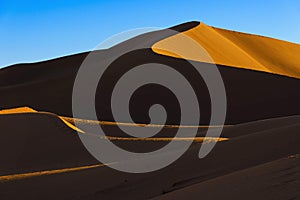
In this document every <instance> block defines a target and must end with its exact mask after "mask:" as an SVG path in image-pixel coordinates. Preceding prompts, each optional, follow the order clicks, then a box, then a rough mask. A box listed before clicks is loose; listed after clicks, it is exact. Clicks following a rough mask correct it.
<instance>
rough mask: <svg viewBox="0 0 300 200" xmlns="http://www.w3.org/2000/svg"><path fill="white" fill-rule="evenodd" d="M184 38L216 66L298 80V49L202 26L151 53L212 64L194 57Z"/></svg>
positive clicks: (281, 42) (284, 43)
mask: <svg viewBox="0 0 300 200" xmlns="http://www.w3.org/2000/svg"><path fill="white" fill-rule="evenodd" d="M186 36H188V37H189V38H192V39H193V40H194V41H195V42H197V44H199V45H200V46H201V47H203V48H204V49H205V50H206V51H207V53H208V54H209V55H210V56H211V58H212V60H213V62H214V63H216V64H218V65H226V66H232V67H237V68H244V69H250V70H256V71H263V72H268V73H273V74H279V75H284V76H289V77H294V78H300V67H299V65H298V64H299V62H300V57H299V56H298V55H299V54H300V45H298V44H294V43H290V42H286V41H282V40H277V39H273V38H268V37H264V36H259V35H253V34H247V33H241V32H235V31H229V30H225V29H220V28H215V27H211V26H208V25H206V24H204V23H200V25H198V26H196V27H194V28H192V29H189V30H187V31H185V32H182V33H179V34H176V35H173V36H171V37H168V38H166V39H163V40H161V41H159V42H157V43H155V44H154V45H153V46H152V50H153V51H154V52H155V53H158V54H162V55H167V56H171V57H175V58H184V59H188V60H194V61H200V62H207V63H212V60H209V59H207V57H206V56H203V55H199V54H195V53H194V52H195V51H194V50H193V49H194V48H195V47H191V45H190V43H189V42H186V41H187V40H186V39H184V38H185V37H186ZM178 51H179V53H180V55H181V56H179V55H177V54H178V53H177V52H178Z"/></svg>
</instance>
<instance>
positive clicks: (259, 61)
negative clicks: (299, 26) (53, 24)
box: [0, 22, 300, 200]
mask: <svg viewBox="0 0 300 200" xmlns="http://www.w3.org/2000/svg"><path fill="white" fill-rule="evenodd" d="M171 30H176V31H178V32H180V33H179V34H174V33H170V31H169V30H161V31H155V32H150V33H146V34H142V35H139V36H137V37H134V38H132V39H129V40H127V41H124V42H122V43H120V44H118V45H116V46H114V47H111V48H110V49H106V50H101V51H97V52H95V54H96V55H97V57H98V60H97V61H96V63H97V66H99V67H103V63H105V61H104V60H105V58H107V57H109V56H111V55H112V54H113V55H114V54H117V53H122V52H123V53H124V51H126V50H130V49H131V48H132V47H141V48H140V49H139V50H136V51H132V52H130V53H128V54H125V55H123V56H122V57H120V58H119V60H118V61H117V62H114V63H113V64H112V65H111V66H110V68H109V69H108V70H107V71H106V72H105V73H106V74H105V75H106V76H105V78H103V82H102V83H101V84H99V85H98V88H97V91H96V95H95V101H96V105H95V108H96V112H97V114H98V119H97V120H95V119H93V120H91V119H90V118H89V116H86V115H84V114H82V115H81V116H77V117H78V118H73V116H72V91H73V84H74V80H75V77H76V73H77V71H78V69H79V67H80V65H81V63H82V62H83V61H84V59H85V58H86V56H87V55H88V53H89V52H86V53H81V54H76V55H71V56H66V57H62V58H57V59H53V60H49V61H43V62H38V63H28V64H17V65H13V66H9V67H6V68H3V69H0V94H1V98H0V199H1V200H2V199H72V200H73V199H77V200H79V199H82V200H86V199H120V198H122V199H124V198H126V199H148V198H156V199H180V198H188V199H199V198H204V199H220V197H221V198H224V197H227V198H231V199H241V197H242V198H243V199H247V198H248V199H254V198H255V199H264V200H265V199H270V200H271V199H274V198H275V199H276V198H278V199H298V198H300V193H299V187H298V186H299V181H298V179H299V174H300V173H299V153H300V146H299V141H300V135H299V130H300V107H299V102H300V95H299V94H300V87H299V86H300V81H299V79H298V78H300V68H299V66H298V65H297V64H298V63H299V61H300V60H299V56H298V55H299V52H300V50H299V49H300V47H299V45H297V44H293V43H289V42H285V41H281V40H276V39H272V38H267V37H262V36H256V35H251V34H245V33H238V32H234V31H228V30H223V29H219V28H214V27H210V26H207V25H205V24H203V23H200V24H199V22H189V23H185V24H181V25H178V26H175V27H172V28H171ZM184 35H188V36H191V37H192V38H193V39H194V40H195V41H197V42H198V43H199V44H201V45H202V46H203V47H205V48H206V50H207V51H208V52H209V53H210V54H211V56H212V58H213V59H214V61H215V62H216V63H217V68H218V69H219V71H220V74H221V76H222V78H223V81H224V85H225V89H226V95H227V116H226V121H225V125H224V127H223V131H222V134H221V137H220V138H216V137H210V138H206V139H205V138H204V137H205V136H206V131H207V129H208V127H209V125H208V124H209V120H210V117H211V110H210V106H211V105H210V96H209V93H208V90H207V87H206V84H205V82H204V81H203V78H202V77H201V76H200V75H198V74H197V73H196V70H195V69H193V68H191V65H190V64H189V63H188V62H187V61H185V60H184V59H181V57H178V56H177V55H174V54H172V53H171V52H172V49H169V50H168V49H166V48H170V47H176V46H177V47H178V46H181V47H182V48H181V50H183V52H182V53H183V55H184V58H185V59H190V60H191V61H190V62H191V63H193V65H195V66H196V67H197V68H199V69H203V70H205V69H209V68H211V67H214V66H213V65H212V64H211V63H209V61H208V60H203V57H201V55H195V54H194V52H193V51H192V48H189V47H187V46H184V45H185V44H182V43H181V42H180V41H181V37H183V36H184ZM143 47H146V48H143ZM162 48H164V50H162ZM149 62H151V63H158V64H164V65H168V66H171V67H173V68H174V69H175V70H177V71H178V72H180V73H181V74H182V75H183V76H184V77H185V78H186V79H187V80H188V81H189V82H190V84H191V85H192V87H193V89H194V90H195V93H196V95H197V98H198V101H199V107H200V110H201V120H200V121H199V123H198V124H184V125H183V126H182V127H183V129H184V130H188V129H189V128H191V127H193V128H194V127H197V128H198V131H197V134H196V138H191V137H190V135H188V131H187V134H186V135H185V136H184V137H181V138H178V137H175V139H174V140H175V141H174V142H178V143H180V144H183V142H186V141H190V140H193V143H192V145H191V146H190V148H189V149H188V150H187V151H186V152H185V153H184V155H183V156H182V157H181V158H180V159H178V160H177V161H175V162H174V163H172V164H171V165H169V166H167V167H166V168H163V169H160V170H158V171H155V172H151V173H143V174H130V173H124V172H120V171H116V170H114V169H111V168H110V167H109V165H120V166H122V165H123V164H124V163H126V162H131V161H129V160H126V159H119V160H115V161H113V162H111V163H99V161H97V160H96V159H95V158H94V157H93V156H92V155H91V154H90V153H89V152H88V150H87V149H86V148H85V147H84V146H83V144H82V142H81V140H80V137H79V136H84V137H90V138H92V139H95V140H96V139H97V140H98V139H101V140H102V139H106V140H107V139H108V140H111V141H112V142H113V143H114V144H116V145H118V146H119V147H121V148H123V149H125V150H129V151H132V152H137V153H141V152H149V151H153V150H157V149H159V148H161V147H163V146H165V145H166V144H168V143H169V142H170V141H171V140H172V139H173V137H174V136H175V134H176V131H177V129H178V127H179V126H178V125H179V122H180V118H181V112H180V108H179V107H178V102H177V101H176V99H174V95H173V94H172V92H170V91H169V90H166V89H165V88H163V87H159V86H157V85H149V86H147V87H143V88H142V89H141V90H139V91H138V92H137V93H135V94H134V95H133V96H132V98H131V100H130V104H131V105H130V114H131V117H132V118H133V119H134V121H135V122H136V124H132V123H128V121H129V119H128V118H126V117H124V119H122V120H120V121H117V122H116V121H115V120H114V118H113V115H112V112H111V110H110V107H111V101H110V100H111V93H112V90H113V88H114V86H115V84H116V82H117V81H118V79H119V78H120V77H121V76H122V75H123V74H124V73H126V72H127V71H129V70H130V69H132V68H133V67H134V66H137V65H142V64H145V63H149ZM153 104H161V105H163V106H164V108H165V109H166V112H167V114H168V116H167V120H166V125H161V124H149V122H150V119H149V116H148V110H149V109H148V108H149V106H151V105H153ZM75 125H77V126H78V127H76V126H75ZM99 125H100V126H101V127H102V129H103V130H104V131H105V133H106V136H105V137H103V136H99V135H97V132H96V131H95V127H98V126H99ZM119 126H141V127H146V126H147V128H148V129H154V128H162V130H161V131H160V132H159V133H158V134H157V135H155V136H154V137H150V138H135V137H131V136H129V135H127V134H126V133H124V132H123V131H122V130H121V129H120V128H119ZM220 127H222V126H220V124H213V126H210V128H213V129H215V130H218V129H219V128H220ZM212 135H213V134H212ZM215 136H218V135H217V134H216V135H215ZM210 142H214V143H215V142H217V143H216V146H215V147H214V149H213V151H212V152H210V153H209V154H208V156H207V157H205V158H203V159H199V158H198V153H199V149H200V147H201V145H207V144H208V143H210ZM178 150H179V149H174V150H173V149H172V150H170V151H169V152H168V153H169V154H172V153H174V152H176V151H178ZM169 154H168V155H169ZM139 161H140V162H143V160H139Z"/></svg>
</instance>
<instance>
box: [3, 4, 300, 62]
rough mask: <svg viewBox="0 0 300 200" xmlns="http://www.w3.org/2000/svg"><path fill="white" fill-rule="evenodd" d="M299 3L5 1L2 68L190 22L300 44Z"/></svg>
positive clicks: (79, 50) (72, 52)
mask: <svg viewBox="0 0 300 200" xmlns="http://www.w3.org/2000/svg"><path fill="white" fill-rule="evenodd" d="M299 10H300V1H298V0H286V1H279V0H278V1H277V0H273V1H272V0H265V1H259V0H258V1H257V0H244V1H243V0H238V1H230V0H227V1H221V0H220V1H213V0H207V1H201V0H195V1H177V0H172V1H163V0H160V1H156V0H150V1H147V0H144V1H143V0H140V1H135V0H133V1H125V0H124V1H121V0H120V1H116V0H115V1H114V0H111V1H101V0H100V1H99V0H98V1H94V0H92V1H88V0H86V1H80V0H78V1H68V0H66V1H58V0H51V1H49V0H41V1H32V0H28V1H26V0H23V1H16V0H0V26H1V29H0V44H1V45H0V58H1V59H0V68H1V67H4V66H8V65H11V64H15V63H22V62H35V61H41V60H47V59H50V58H55V57H60V56H64V55H69V54H74V53H79V52H84V51H88V50H92V49H93V48H94V47H95V46H97V45H98V44H99V43H100V42H102V41H103V40H105V39H106V38H108V37H110V36H112V35H114V34H117V33H120V32H122V31H126V30H129V29H134V28H141V27H161V28H167V27H170V26H173V25H176V24H180V23H183V22H187V21H194V20H196V21H202V22H204V23H206V24H208V25H212V26H216V27H220V28H225V29H231V30H236V31H242V32H248V33H255V34H260V35H265V36H270V37H275V38H279V39H283V40H288V41H291V42H295V43H300V12H299Z"/></svg>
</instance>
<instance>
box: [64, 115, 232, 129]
mask: <svg viewBox="0 0 300 200" xmlns="http://www.w3.org/2000/svg"><path fill="white" fill-rule="evenodd" d="M61 118H63V119H64V120H65V121H68V122H70V123H72V124H74V123H78V124H91V125H95V124H99V125H108V126H141V127H146V126H147V127H149V128H162V127H165V128H179V127H180V128H209V127H210V128H221V127H228V126H232V125H197V126H195V125H168V124H141V123H127V122H109V121H96V120H88V119H78V118H71V117H61Z"/></svg>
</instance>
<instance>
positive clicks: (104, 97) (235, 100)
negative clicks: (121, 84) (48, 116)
mask: <svg viewBox="0 0 300 200" xmlns="http://www.w3.org/2000/svg"><path fill="white" fill-rule="evenodd" d="M198 25H199V23H197V22H191V23H187V24H183V25H179V26H176V27H172V28H171V29H173V30H176V31H181V32H183V33H186V32H189V31H192V32H193V30H194V29H195V30H198V29H199V31H200V33H198V31H196V32H195V33H194V32H193V34H198V35H202V36H203V37H204V36H206V37H210V34H209V33H207V32H206V31H205V30H206V29H208V30H211V29H213V28H210V27H208V26H205V25H201V24H200V26H199V27H198ZM202 30H203V32H201V31H202ZM225 32H226V31H225ZM230 33H231V32H230ZM233 34H237V35H241V37H246V38H248V37H249V38H256V37H255V36H248V35H246V36H243V34H240V33H233ZM224 35H225V33H224ZM202 36H201V37H200V38H202ZM173 37H176V35H175V36H173ZM216 37H217V36H216ZM222 37H223V36H222ZM224 37H225V36H224ZM165 38H167V39H168V38H170V39H171V38H172V36H170V32H168V31H166V30H162V31H158V32H150V33H147V34H143V35H140V36H137V37H135V38H132V39H130V40H127V41H125V42H123V43H121V44H119V45H116V46H114V47H112V48H110V49H108V50H102V51H98V52H96V54H97V56H99V67H101V63H102V62H103V59H104V58H105V57H106V56H108V55H109V54H111V53H115V52H116V53H118V52H119V53H120V52H123V51H124V49H126V48H128V47H130V46H131V47H132V46H137V45H141V46H143V45H144V44H145V43H147V45H149V46H150V47H151V46H152V47H153V45H155V44H157V42H159V41H161V42H163V41H164V39H165ZM260 38H261V37H258V39H257V40H260ZM262 38H263V37H262ZM216 40H217V38H216ZM252 40H255V41H256V39H252ZM252 40H250V39H249V40H246V41H247V42H248V43H249V45H250V44H251V45H254V44H253V43H254V42H251V41H252ZM265 40H266V41H269V40H270V41H275V43H274V45H275V46H276V45H277V42H278V43H280V44H281V43H282V45H280V46H284V44H286V42H281V41H277V40H274V39H265ZM209 41H210V40H209ZM231 43H234V42H231ZM231 43H230V44H231ZM239 43H242V42H241V41H240V39H239V41H237V43H236V45H238V46H239V45H241V44H239ZM271 44H273V43H270V45H271ZM287 44H289V43H287ZM270 45H269V48H271V46H270ZM290 45H293V44H290ZM275 46H274V49H275V50H276V48H277V46H276V47H275ZM284 47H286V48H287V49H290V48H289V47H288V46H284ZM211 48H212V49H216V48H217V46H215V45H213V46H212V47H211ZM249 48H250V47H249ZM275 50H274V51H275ZM289 51H290V50H288V52H289ZM216 52H217V49H216ZM267 52H270V53H268V55H262V57H263V58H264V59H267V57H270V56H271V57H272V58H273V54H272V53H271V52H272V51H271V50H270V51H268V50H266V52H264V54H266V53H267ZM235 53H236V54H238V52H235ZM290 53H292V52H290ZM222 55H224V56H227V57H229V58H230V59H232V60H239V59H237V58H235V57H232V56H231V55H230V52H226V51H225V52H224V54H222ZM281 55H282V56H283V57H280V58H278V59H277V57H274V59H273V60H274V63H273V65H275V64H276V62H281V60H282V59H286V60H288V62H294V61H291V60H293V59H290V57H289V56H286V57H285V54H281ZM86 56H87V53H82V54H77V55H72V56H67V57H62V58H57V59H54V60H49V61H44V62H39V63H32V64H19V65H14V66H10V67H7V68H3V69H1V70H0V93H1V101H0V108H1V109H6V108H15V107H21V106H24V105H25V106H29V107H31V108H33V109H35V110H40V111H46V112H51V113H55V114H57V115H59V116H66V117H72V90H73V84H74V79H75V76H76V72H77V70H78V68H79V67H80V65H81V63H82V61H83V60H84V58H85V57H86ZM252 57H253V56H252ZM136 58H139V59H136ZM246 58H247V57H245V58H243V59H242V60H243V62H244V60H245V61H246ZM277 60H278V61H277ZM294 60H295V62H296V60H297V59H294ZM147 62H154V63H160V64H165V65H169V66H172V67H173V68H174V69H176V70H177V71H178V72H180V73H182V74H183V75H184V76H185V77H186V79H187V80H189V82H190V83H191V85H192V86H193V88H194V89H195V92H196V94H197V97H198V101H199V103H200V110H201V116H202V117H201V121H200V122H199V125H207V124H208V122H209V120H210V114H211V113H210V112H211V110H210V96H209V94H208V91H207V87H206V85H205V83H204V81H203V79H202V78H201V76H200V75H196V73H195V71H194V70H193V69H192V68H191V67H190V66H189V64H188V63H187V62H185V61H184V60H182V59H179V58H174V57H172V56H165V55H161V54H157V53H155V52H153V49H152V48H146V49H142V50H139V51H134V52H132V53H131V54H127V55H126V56H123V57H122V60H120V62H117V63H115V64H113V65H111V68H110V70H108V72H107V77H109V79H105V80H104V82H103V85H105V87H99V88H98V90H97V93H96V111H97V113H98V120H99V121H111V122H114V118H113V116H112V113H111V110H110V109H109V108H110V97H111V92H112V90H113V88H114V85H115V84H116V81H117V80H118V78H119V77H120V76H122V75H123V73H125V72H126V71H128V70H129V69H131V68H132V67H133V66H136V65H140V64H144V63H147ZM192 62H193V64H194V65H195V66H196V67H199V68H203V69H206V68H211V67H212V66H211V64H208V63H203V62H198V61H192ZM251 62H252V61H251ZM253 62H254V61H253ZM120 63H121V64H120ZM221 64H226V63H224V62H222V63H221ZM248 64H249V63H248ZM250 64H251V63H250ZM252 64H253V66H258V65H256V64H255V63H252ZM283 64H284V65H281V64H280V63H279V64H278V67H279V68H281V69H289V68H290V67H289V66H290V64H289V63H283ZM217 67H218V69H219V71H220V73H221V75H222V78H223V81H224V84H225V89H226V93H227V105H228V106H227V118H226V124H229V125H230V124H237V123H243V122H250V121H256V120H260V119H268V118H274V117H282V116H291V115H297V114H300V107H299V106H298V104H299V101H300V96H299V95H298V94H299V92H300V89H299V88H300V87H299V85H300V82H299V80H298V79H296V78H290V77H287V76H280V75H274V74H271V73H266V72H260V71H256V70H247V69H242V68H238V66H236V67H226V66H225V65H217ZM120 69H122V70H120ZM272 73H273V72H272ZM274 73H276V72H274ZM153 103H160V104H162V105H163V106H164V107H165V108H166V110H167V112H168V114H169V115H168V119H167V124H170V125H176V124H178V123H179V115H180V112H179V107H178V104H177V101H176V99H174V96H172V94H171V93H170V92H168V91H166V90H165V89H164V88H160V87H157V86H153V85H150V86H149V87H147V89H145V90H141V91H140V92H139V93H137V94H136V95H135V96H134V97H133V98H132V104H133V105H135V106H132V107H131V114H132V117H133V119H134V121H135V122H137V123H140V124H148V123H149V117H148V109H145V108H146V107H148V106H149V105H152V104H153ZM78 117H79V118H82V119H89V116H85V115H82V116H78ZM128 121H129V119H128V118H124V119H122V120H121V122H125V123H126V122H128ZM187 125H198V124H187Z"/></svg>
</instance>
